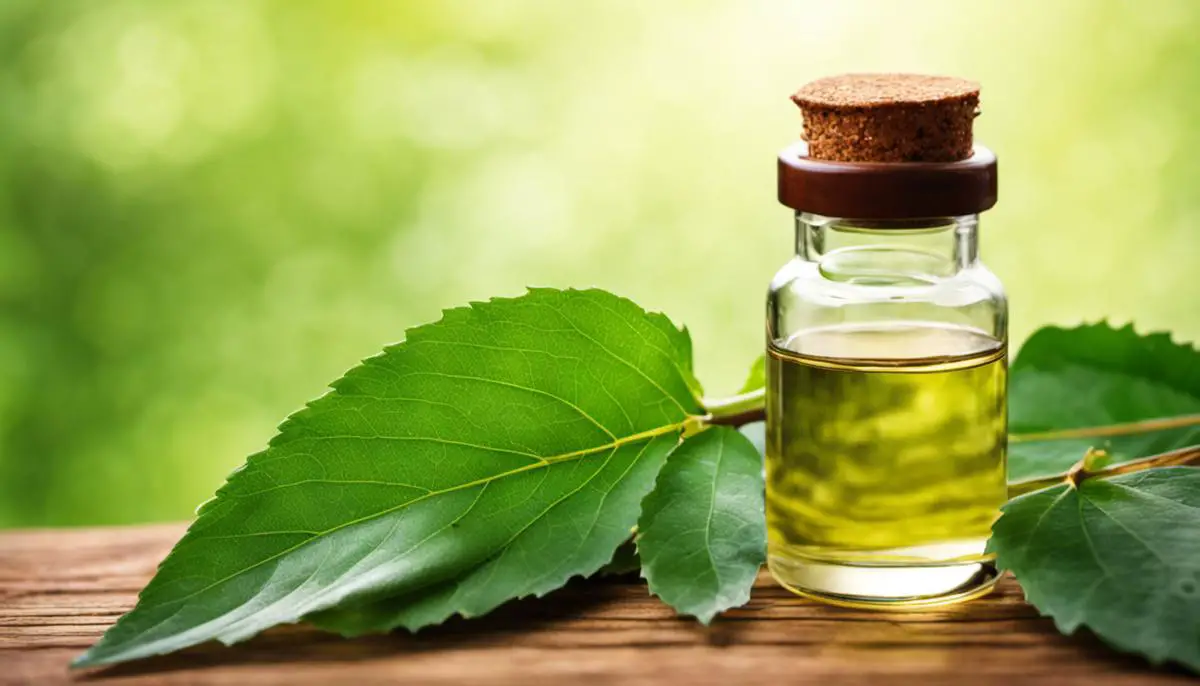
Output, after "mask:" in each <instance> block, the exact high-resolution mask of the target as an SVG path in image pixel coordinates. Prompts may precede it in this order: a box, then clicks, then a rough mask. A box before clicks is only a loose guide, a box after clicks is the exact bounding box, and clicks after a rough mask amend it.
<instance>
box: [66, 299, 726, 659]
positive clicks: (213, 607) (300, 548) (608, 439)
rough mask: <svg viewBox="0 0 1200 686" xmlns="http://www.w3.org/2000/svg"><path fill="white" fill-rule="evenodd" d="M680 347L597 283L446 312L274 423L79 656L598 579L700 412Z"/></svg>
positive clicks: (403, 618) (678, 338)
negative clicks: (385, 604) (396, 604)
mask: <svg viewBox="0 0 1200 686" xmlns="http://www.w3.org/2000/svg"><path fill="white" fill-rule="evenodd" d="M690 350H691V343H690V340H689V337H688V335H687V333H686V332H684V331H681V330H680V329H677V328H676V327H675V326H674V325H672V324H671V322H670V321H669V320H667V318H666V317H663V316H662V315H657V314H648V313H646V312H644V311H643V310H641V309H640V308H638V307H637V306H636V305H634V304H633V303H631V302H629V301H628V300H624V299H621V298H618V297H616V296H613V295H611V294H608V293H605V292H602V291H555V290H546V289H538V290H532V291H530V292H529V293H528V294H526V295H525V296H522V297H519V298H513V299H497V300H492V301H489V302H487V303H475V304H473V305H471V306H470V307H467V308H460V309H455V310H449V311H447V312H446V313H445V316H444V317H443V318H442V320H441V321H439V322H437V323H435V324H430V325H427V326H422V327H418V328H416V329H413V330H411V331H409V332H408V337H407V340H406V341H405V342H404V343H401V344H398V345H395V346H393V347H390V348H388V349H387V350H386V351H385V352H384V353H383V354H382V355H379V356H377V357H373V358H371V359H368V360H366V361H365V362H364V363H363V364H362V365H360V366H359V367H356V368H355V369H353V370H351V371H350V372H349V373H348V374H346V376H345V377H343V378H342V379H340V380H339V381H337V382H335V383H334V384H333V389H334V390H333V391H332V392H330V393H329V394H327V395H325V396H324V397H322V398H320V399H318V400H316V401H314V402H312V403H311V404H309V406H308V407H307V408H305V409H304V410H302V411H300V412H298V413H297V414H295V415H294V416H292V417H291V418H290V419H288V420H287V421H286V422H285V423H284V424H283V425H282V427H280V433H279V435H278V436H276V437H275V439H274V440H272V441H271V443H270V447H269V448H268V449H267V450H266V451H264V452H262V453H259V454H257V455H254V456H252V457H251V458H250V459H249V460H248V461H247V463H246V465H245V466H244V467H243V468H242V469H241V470H239V471H237V472H235V473H234V474H233V475H232V476H230V478H229V480H228V481H227V482H226V484H225V485H224V486H223V487H222V488H221V489H220V490H219V491H218V493H217V497H216V498H215V499H214V500H212V501H210V502H209V503H208V504H206V505H205V506H204V507H203V508H201V510H200V513H199V519H198V520H197V521H196V522H195V523H194V524H193V525H192V527H191V529H190V530H189V531H188V533H187V534H186V535H185V536H184V538H183V539H182V540H181V541H180V542H179V543H178V544H177V545H176V546H175V549H174V550H173V551H172V552H171V554H170V555H169V556H168V557H167V559H166V561H164V562H163V564H162V566H161V567H160V568H159V571H158V574H157V575H156V576H155V577H154V579H153V580H152V581H151V582H150V584H149V585H148V586H147V587H146V589H145V590H144V591H143V592H142V594H141V597H140V599H139V601H138V604H137V606H136V607H135V608H134V610H133V611H132V612H130V613H129V614H127V615H126V616H125V617H123V618H122V619H121V620H120V621H119V622H118V623H117V625H116V626H115V627H113V628H112V629H110V630H109V631H108V633H106V634H105V636H104V638H103V639H102V640H101V641H100V642H99V643H97V644H96V645H95V646H93V647H92V649H91V650H89V651H88V652H87V653H86V654H85V655H84V656H83V657H81V658H80V659H79V660H78V661H77V663H76V664H77V665H97V664H103V663H111V662H119V661H122V660H130V659H134V658H140V657H145V656H148V655H154V654H158V653H164V652H168V651H172V650H177V649H179V648H183V647H185V646H190V645H193V644H197V643H200V642H203V641H207V640H210V639H217V640H220V641H223V642H225V643H232V642H235V641H240V640H243V639H246V638H248V637H250V636H253V635H254V634H255V633H257V632H259V631H262V630H263V629H266V628H267V627H270V626H273V625H276V624H280V623H286V622H295V621H298V620H299V619H301V618H302V617H304V616H306V615H309V614H311V613H314V612H319V611H321V610H324V609H326V608H331V607H333V606H335V605H339V604H341V603H353V602H366V601H368V600H370V599H373V598H378V597H387V596H403V597H408V598H412V599H413V600H412V602H410V603H409V604H408V605H407V606H406V608H407V611H406V613H405V614H403V615H400V616H397V617H396V618H395V622H394V623H393V625H404V626H407V627H409V628H410V629H416V628H418V627H421V626H425V625H427V624H431V623H435V622H440V621H442V620H444V619H445V618H447V617H448V616H450V615H452V614H454V613H459V614H462V615H465V616H471V615H478V614H482V613H484V612H487V611H488V610H490V609H492V608H494V607H496V606H497V605H499V604H501V603H503V602H505V601H507V600H509V599H511V598H516V597H520V596H524V595H529V594H534V595H540V594H543V593H546V592H548V591H550V590H552V589H554V588H557V587H559V586H561V585H562V584H564V583H565V582H566V581H567V580H568V579H569V578H570V577H572V576H575V575H589V574H592V573H594V572H595V571H596V570H598V569H599V568H600V567H601V566H602V565H604V564H605V563H606V562H608V561H609V560H610V559H611V558H612V555H613V551H614V550H615V549H616V548H617V546H618V545H620V544H621V542H622V541H624V540H626V539H627V538H628V537H629V533H630V530H631V528H632V527H633V525H634V524H635V522H636V520H637V516H638V513H639V511H640V503H641V501H642V499H643V497H644V496H645V495H646V494H647V493H648V492H649V491H650V489H651V487H652V485H653V483H654V479H655V477H656V476H657V474H658V471H659V469H660V468H661V466H662V463H663V461H664V460H665V458H666V455H667V454H668V453H669V452H670V450H671V449H672V448H673V447H674V446H675V445H676V444H677V443H678V440H679V435H680V432H681V429H682V428H683V427H684V424H685V422H688V421H689V418H690V417H693V416H697V415H701V414H703V410H702V409H701V407H700V405H699V402H698V400H697V398H696V397H695V394H694V393H693V391H692V389H693V388H695V387H697V386H696V384H695V380H694V378H693V375H692V372H691V360H690V354H689V352H688V351H690Z"/></svg>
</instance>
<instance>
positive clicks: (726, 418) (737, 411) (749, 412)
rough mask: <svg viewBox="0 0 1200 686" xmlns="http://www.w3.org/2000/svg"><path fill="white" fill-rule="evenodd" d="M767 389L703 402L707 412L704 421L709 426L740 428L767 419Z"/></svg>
mask: <svg viewBox="0 0 1200 686" xmlns="http://www.w3.org/2000/svg"><path fill="white" fill-rule="evenodd" d="M766 397H767V389H765V388H758V389H755V390H753V391H750V392H749V393H742V394H740V395H735V396H730V397H728V398H716V399H713V400H707V399H706V400H705V401H704V409H706V410H708V416H707V417H705V421H706V422H707V423H709V424H725V425H728V426H741V425H743V424H749V423H750V422H758V421H762V420H764V419H766V418H767V405H766Z"/></svg>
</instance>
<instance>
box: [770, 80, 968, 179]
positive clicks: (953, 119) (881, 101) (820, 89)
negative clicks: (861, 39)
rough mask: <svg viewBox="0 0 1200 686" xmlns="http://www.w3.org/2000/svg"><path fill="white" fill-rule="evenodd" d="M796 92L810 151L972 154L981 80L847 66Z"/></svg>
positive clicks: (933, 158) (928, 157)
mask: <svg viewBox="0 0 1200 686" xmlns="http://www.w3.org/2000/svg"><path fill="white" fill-rule="evenodd" d="M792 100H793V101H794V102H795V103H796V104H797V105H799V106H800V111H801V113H802V114H803V115H804V140H805V141H807V142H808V156H809V157H810V158H811V159H814V160H829V161H835V162H956V161H959V160H965V159H967V158H968V157H970V156H971V153H972V144H973V134H972V130H971V127H972V123H973V122H974V120H975V116H976V114H977V113H978V108H979V84H978V83H976V82H974V81H967V80H965V79H957V78H953V77H949V76H920V75H917V74H845V75H843V76H832V77H829V78H824V79H819V80H817V81H813V82H812V83H810V84H808V85H806V86H804V87H803V88H801V89H800V90H799V91H798V92H797V93H796V94H795V95H793V96H792Z"/></svg>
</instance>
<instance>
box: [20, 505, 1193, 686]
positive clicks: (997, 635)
mask: <svg viewBox="0 0 1200 686" xmlns="http://www.w3.org/2000/svg"><path fill="white" fill-rule="evenodd" d="M182 533H183V527H182V525H158V526H145V527H133V528H106V529H83V530H58V531H15V532H0V684H37V685H42V684H59V683H68V682H72V681H81V682H93V683H98V684H109V683H111V684H126V683H130V684H289V685H290V684H310V683H311V684H335V683H350V684H355V686H365V685H367V684H375V683H434V684H443V683H444V684H460V683H462V684H468V683H469V684H510V683H511V684H523V685H529V684H533V685H534V686H544V685H545V684H550V683H558V682H585V683H604V684H607V683H612V684H621V685H626V684H657V683H667V684H676V685H678V686H685V685H686V686H691V685H692V684H706V683H713V684H735V683H743V682H745V683H755V684H760V685H772V686H773V685H774V684H792V683H825V684H831V685H832V684H837V685H842V684H859V683H863V684H866V683H870V684H878V683H912V684H923V685H924V684H988V683H996V684H1005V686H1013V685H1014V684H1018V683H1046V684H1088V685H1089V686H1099V685H1102V684H1133V683H1138V684H1141V683H1146V684H1152V683H1155V684H1156V683H1190V682H1191V679H1190V678H1189V677H1188V676H1187V675H1185V674H1183V673H1182V672H1175V671H1167V670H1153V669H1151V668H1149V667H1147V666H1146V665H1145V664H1144V663H1143V662H1142V661H1141V660H1139V659H1137V658H1133V657H1126V656H1121V655H1117V654H1116V653H1113V652H1111V651H1109V650H1107V649H1105V648H1104V647H1103V646H1101V645H1100V644H1099V642H1098V641H1096V640H1095V639H1094V638H1092V637H1090V636H1076V637H1073V638H1068V637H1064V636H1060V635H1059V634H1058V633H1057V632H1056V631H1055V630H1054V627H1053V626H1052V625H1051V623H1050V621H1049V620H1047V619H1042V618H1039V617H1038V616H1037V613H1036V612H1035V611H1034V610H1033V609H1032V608H1030V607H1029V606H1027V605H1025V604H1024V602H1023V601H1022V598H1021V592H1020V589H1019V588H1018V587H1017V586H1016V584H1015V583H1013V582H1012V581H1011V580H1005V581H1004V582H1003V583H1002V584H1001V585H1000V587H999V590H998V591H997V592H996V593H994V594H992V595H991V596H989V597H988V598H985V599H982V600H977V601H974V602H971V603H967V604H965V605H959V606H953V607H950V608H947V609H944V610H941V611H938V612H926V613H921V614H877V613H868V612H861V611H854V610H844V609H839V608H833V607H826V606H823V605H819V604H816V603H813V602H809V601H806V600H803V599H801V598H797V597H795V596H793V595H791V594H789V593H787V592H786V591H784V590H782V589H780V588H778V587H777V586H775V585H774V584H772V583H771V581H770V580H769V579H768V578H767V577H765V576H764V577H762V578H760V579H759V583H758V586H757V587H756V589H755V593H754V600H753V601H751V603H750V604H749V605H748V606H746V607H744V608H741V609H738V610H735V611H732V612H729V613H727V614H726V615H725V616H724V617H723V618H720V619H718V620H717V621H716V622H714V623H713V625H712V626H710V627H703V626H701V625H699V624H697V623H695V622H693V621H691V620H683V619H679V618H677V617H675V616H674V614H673V613H672V611H671V610H670V609H669V608H667V607H666V606H665V605H663V604H662V603H660V602H659V601H658V600H656V599H654V598H652V597H650V596H649V595H648V594H647V591H646V587H645V585H644V583H642V582H641V581H640V580H638V579H636V578H625V579H608V580H601V581H594V582H578V583H573V584H572V585H570V586H568V587H567V588H566V589H563V590H562V591H559V592H557V593H554V594H551V595H550V596H548V597H546V598H544V599H541V600H532V601H523V602H519V603H513V604H510V605H508V606H506V607H504V608H502V609H501V610H499V611H497V612H496V613H494V614H493V615H492V616H489V617H486V618H483V619H477V620H472V621H461V620H454V621H451V622H449V623H447V624H446V625H444V626H442V627H438V628H434V629H429V630H426V631H423V632H421V633H420V634H417V635H409V634H406V633H397V634H393V635H388V636H374V637H367V638H362V639H356V640H353V641H348V640H343V639H340V638H338V637H336V636H331V635H328V634H322V633H320V632H317V631H315V630H313V629H309V628H306V627H303V626H289V627H282V628H278V629H275V630H272V631H269V632H267V633H265V634H263V635H262V636H259V637H258V638H256V639H254V640H252V641H250V642H248V643H245V644H241V645H238V646H235V647H233V648H225V647H221V646H217V645H206V646H201V647H198V648H194V649H191V650H188V651H185V652H183V653H179V654H176V655H170V656H166V657H161V658H154V659H150V660H144V661H140V662H135V663H130V664H125V665H118V666H116V667H111V668H107V669H100V670H91V671H88V672H82V673H72V672H68V670H67V663H68V662H69V661H70V659H71V658H72V657H74V656H75V655H77V654H79V653H80V652H81V651H83V650H84V648H86V647H87V646H88V645H89V644H91V643H92V642H93V641H95V640H96V639H97V638H99V637H100V634H101V633H102V632H103V631H104V630H105V629H106V628H107V627H108V626H109V625H110V624H112V623H113V622H114V621H115V620H116V619H117V617H118V616H120V615H121V613H123V612H125V611H126V610H128V609H130V608H131V607H132V606H133V603H134V599H135V597H136V595H137V592H138V590H139V589H141V587H142V586H143V585H145V583H146V581H147V580H148V579H149V578H150V576H151V574H153V572H154V569H155V567H156V565H157V564H158V562H159V560H161V559H162V557H163V556H164V555H165V554H166V552H167V550H168V549H169V548H170V546H171V544H173V543H174V542H175V540H176V539H177V538H178V537H179V536H180V535H181V534H182Z"/></svg>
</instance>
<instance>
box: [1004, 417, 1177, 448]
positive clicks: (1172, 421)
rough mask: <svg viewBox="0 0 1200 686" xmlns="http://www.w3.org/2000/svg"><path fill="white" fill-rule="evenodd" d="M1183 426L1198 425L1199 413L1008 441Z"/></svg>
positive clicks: (1099, 435)
mask: <svg viewBox="0 0 1200 686" xmlns="http://www.w3.org/2000/svg"><path fill="white" fill-rule="evenodd" d="M1185 426H1200V414H1185V415H1182V416H1179V417H1161V418H1158V419H1144V420H1142V421H1140V422H1128V423H1126V424H1107V425H1105V426H1088V427H1083V428H1080V429H1061V430H1058V431H1038V432H1035V433H1025V434H1009V436H1008V442H1009V443H1010V444H1011V443H1031V442H1033V441H1059V440H1064V439H1068V438H1103V437H1110V436H1128V435H1130V434H1140V433H1147V432H1150V431H1164V430H1166V429H1179V428H1183V427H1185Z"/></svg>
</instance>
